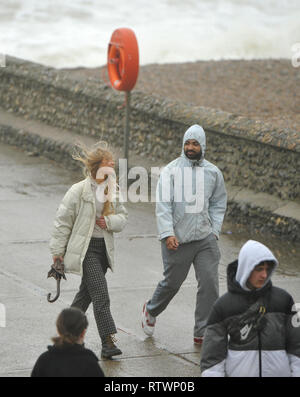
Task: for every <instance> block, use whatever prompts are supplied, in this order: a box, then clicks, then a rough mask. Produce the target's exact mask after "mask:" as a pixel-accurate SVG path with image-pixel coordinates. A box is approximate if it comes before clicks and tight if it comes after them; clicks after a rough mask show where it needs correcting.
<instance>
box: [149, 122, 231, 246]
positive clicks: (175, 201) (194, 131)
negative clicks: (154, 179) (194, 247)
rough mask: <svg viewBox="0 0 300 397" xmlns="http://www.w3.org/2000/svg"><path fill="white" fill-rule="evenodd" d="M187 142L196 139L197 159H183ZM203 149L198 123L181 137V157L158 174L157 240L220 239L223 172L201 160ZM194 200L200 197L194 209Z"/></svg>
mask: <svg viewBox="0 0 300 397" xmlns="http://www.w3.org/2000/svg"><path fill="white" fill-rule="evenodd" d="M188 139H196V140H197V141H198V142H199V143H200V145H201V149H202V157H201V159H200V160H190V159H188V158H187V157H186V156H185V154H184V143H185V142H186V141H187V140H188ZM205 148H206V137H205V132H204V130H203V128H202V127H200V126H199V125H197V124H195V125H192V126H191V127H190V128H189V129H188V130H187V131H186V132H185V134H184V138H183V144H182V153H181V156H180V157H178V158H177V159H175V160H173V161H172V162H171V163H169V164H168V165H166V167H165V168H164V169H163V170H162V172H161V174H160V178H159V182H158V184H157V191H156V195H157V196H156V217H157V227H158V234H159V239H160V240H162V239H164V238H166V237H169V236H176V237H177V239H178V241H179V243H181V244H182V243H188V242H191V241H195V240H202V239H204V238H205V237H207V236H208V235H209V234H210V233H214V234H215V235H216V236H217V237H219V233H220V231H221V227H222V223H223V219H224V215H225V211H226V204H227V194H226V189H225V184H224V179H223V175H222V172H221V171H220V170H219V168H218V167H216V166H215V165H214V164H212V163H210V162H209V161H207V160H205V159H204V155H205ZM198 178H199V179H198ZM196 181H197V184H196ZM187 191H190V194H187ZM196 193H197V194H196ZM193 195H194V200H192V198H193ZM196 197H197V199H198V198H199V205H197V206H196V199H195V198H196ZM200 197H201V198H200Z"/></svg>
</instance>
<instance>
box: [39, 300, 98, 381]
mask: <svg viewBox="0 0 300 397" xmlns="http://www.w3.org/2000/svg"><path fill="white" fill-rule="evenodd" d="M87 327H88V320H87V318H86V315H85V314H84V313H83V312H82V311H81V310H80V309H78V308H75V307H71V308H68V309H64V310H63V311H62V312H61V313H60V315H59V316H58V318H57V321H56V328H57V332H58V336H57V337H54V338H52V341H53V342H54V344H53V345H52V346H48V351H46V352H44V353H43V354H41V355H40V357H39V358H38V359H37V361H36V363H35V365H34V368H33V370H32V373H31V377H104V376H105V375H104V373H103V371H102V369H101V367H100V365H99V363H98V358H97V356H96V355H95V354H94V353H93V352H92V351H91V350H89V349H86V348H85V347H84V343H83V341H84V337H85V333H86V330H87Z"/></svg>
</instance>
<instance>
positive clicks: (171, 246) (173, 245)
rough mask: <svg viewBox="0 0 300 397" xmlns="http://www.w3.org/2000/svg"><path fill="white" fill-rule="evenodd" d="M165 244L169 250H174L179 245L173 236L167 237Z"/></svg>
mask: <svg viewBox="0 0 300 397" xmlns="http://www.w3.org/2000/svg"><path fill="white" fill-rule="evenodd" d="M166 245H167V248H168V249H169V250H173V251H176V250H177V248H178V247H179V242H178V240H177V238H176V237H175V236H170V237H167V240H166Z"/></svg>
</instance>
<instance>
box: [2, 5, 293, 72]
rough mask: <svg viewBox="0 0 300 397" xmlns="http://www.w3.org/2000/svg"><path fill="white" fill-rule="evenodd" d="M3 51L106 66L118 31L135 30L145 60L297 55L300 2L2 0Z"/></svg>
mask: <svg viewBox="0 0 300 397" xmlns="http://www.w3.org/2000/svg"><path fill="white" fill-rule="evenodd" d="M0 10H1V13H0V53H6V54H9V55H13V56H17V57H20V58H25V59H29V60H33V61H35V62H39V63H42V64H46V65H50V66H54V67H59V68H60V67H77V66H86V67H94V66H99V65H104V64H105V63H106V56H107V46H108V42H109V40H110V37H111V34H112V32H113V31H114V30H115V29H116V28H119V27H125V26H126V27H130V28H132V29H133V30H134V32H135V34H136V36H137V39H138V43H139V51H140V63H141V64H142V65H145V64H149V63H173V62H187V61H197V60H208V59H229V58H231V59H238V58H241V59H253V58H291V56H292V49H291V48H292V45H293V44H295V43H297V42H300V8H299V0H263V1H262V0H227V1H226V0H222V1H221V0H184V1H182V0H152V1H151V2H149V0H129V1H128V0H65V1H64V2H61V1H59V0H43V1H38V0H10V1H9V0H0Z"/></svg>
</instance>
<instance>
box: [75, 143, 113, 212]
mask: <svg viewBox="0 0 300 397" xmlns="http://www.w3.org/2000/svg"><path fill="white" fill-rule="evenodd" d="M72 158H73V159H74V160H77V161H79V162H81V163H82V164H83V166H84V167H83V173H84V176H86V177H87V176H89V177H92V178H93V179H94V180H96V175H97V171H98V169H99V167H100V166H101V163H102V161H103V160H109V159H113V158H114V154H113V152H112V151H111V150H110V149H109V148H108V143H107V142H105V141H99V142H97V143H96V144H95V145H93V146H92V147H91V148H88V147H87V146H86V145H84V144H83V143H81V142H77V143H76V144H75V148H74V153H73V154H72ZM104 193H105V194H106V196H107V194H108V187H107V188H106V189H105V191H104ZM110 214H114V208H113V206H112V204H111V202H110V201H109V200H106V201H105V203H104V207H103V211H102V215H105V216H106V215H110Z"/></svg>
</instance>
